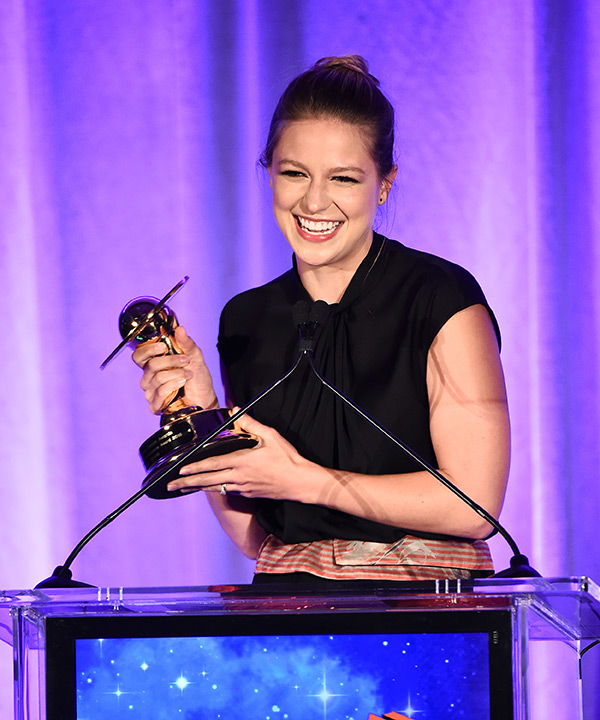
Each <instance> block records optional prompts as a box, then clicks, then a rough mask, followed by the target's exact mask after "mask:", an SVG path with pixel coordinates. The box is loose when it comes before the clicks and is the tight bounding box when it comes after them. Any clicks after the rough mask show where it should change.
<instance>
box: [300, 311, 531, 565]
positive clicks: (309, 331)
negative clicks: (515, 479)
mask: <svg viewBox="0 0 600 720" xmlns="http://www.w3.org/2000/svg"><path fill="white" fill-rule="evenodd" d="M297 305H298V303H297ZM327 312H328V306H327V304H326V303H325V302H323V301H322V300H317V301H316V302H315V303H314V305H313V306H312V308H310V309H309V310H307V312H306V314H307V318H306V319H304V310H303V312H302V316H301V320H300V322H299V323H298V328H299V330H300V354H301V356H302V355H304V356H305V357H306V358H307V359H308V363H309V365H310V368H311V370H312V371H313V373H314V375H315V376H316V377H317V378H318V380H319V381H320V382H321V384H322V385H324V387H326V388H327V389H328V390H330V391H331V392H332V393H333V394H334V395H335V396H336V397H338V398H339V399H340V400H342V401H343V402H344V403H345V404H346V405H348V407H350V408H352V409H353V410H354V411H355V412H356V413H358V414H359V415H360V416H361V417H362V418H363V419H364V420H366V421H367V422H368V423H369V424H370V425H372V426H373V427H374V428H375V429H376V430H378V431H379V432H380V433H381V434H382V435H384V436H385V437H386V438H388V440H391V442H393V443H394V445H396V446H397V447H399V448H400V449H401V450H402V451H404V452H405V453H406V454H407V455H409V456H410V457H411V458H412V459H413V460H414V461H415V462H416V463H418V464H419V465H420V466H421V467H422V468H423V469H424V470H426V471H427V472H428V473H429V474H430V475H433V477H434V478H436V480H438V481H439V482H440V483H441V484H442V485H444V487H446V488H448V490H450V491H451V492H453V493H454V494H455V495H456V496H457V497H459V498H460V499H461V500H462V501H463V502H464V503H466V504H467V505H468V506H469V507H470V508H471V509H472V510H474V511H475V512H476V513H477V514H478V515H479V516H480V517H482V518H483V519H484V520H486V521H487V522H488V523H489V524H490V525H491V526H492V527H493V528H494V529H495V530H496V531H497V532H498V533H499V534H500V535H501V536H502V537H503V538H504V539H505V540H506V542H507V543H508V545H509V546H510V549H511V550H512V552H513V557H512V558H511V561H510V568H509V569H507V570H502V571H500V572H499V573H496V574H495V575H494V577H540V574H539V573H538V571H537V570H535V569H534V568H532V567H531V566H530V565H529V560H528V558H527V557H526V556H525V555H523V554H522V553H521V551H520V550H519V548H518V546H517V544H516V542H515V541H514V540H513V538H512V537H511V535H510V534H509V532H508V531H507V530H506V529H505V528H504V527H503V526H502V525H501V524H500V523H499V522H498V520H496V518H495V517H494V516H493V515H491V514H490V513H489V512H488V511H487V510H486V509H485V508H483V507H481V505H479V504H478V503H476V502H475V501H474V500H473V499H472V498H470V497H469V496H468V495H467V494H466V493H465V492H463V491H462V490H461V489H460V488H459V487H457V486H456V485H455V484H454V483H453V482H452V481H450V480H449V479H448V478H447V477H445V475H442V473H441V472H440V471H439V470H437V469H436V468H434V467H433V466H432V465H430V464H429V463H428V462H427V461H426V460H424V459H423V458H422V457H420V456H419V455H417V453H416V452H415V451H414V450H412V449H411V448H410V447H409V446H408V445H406V443H404V442H402V440H400V439H399V438H397V437H396V436H395V435H394V434H393V433H391V432H390V431H389V430H388V429H387V428H385V427H384V426H383V425H381V423H379V422H377V420H375V418H373V417H372V416H371V415H369V413H367V412H366V411H365V410H363V409H362V408H361V407H360V406H359V405H357V404H356V403H355V402H354V401H353V400H351V399H350V398H349V397H348V396H347V395H345V394H344V393H343V392H342V391H341V390H339V389H338V388H336V387H335V385H333V384H332V383H330V382H329V380H327V378H325V377H324V376H323V375H322V374H321V373H320V372H319V370H318V369H317V366H316V365H315V360H314V340H315V336H316V331H317V329H318V327H319V326H320V325H321V324H322V322H323V319H324V318H325V316H326V314H327Z"/></svg>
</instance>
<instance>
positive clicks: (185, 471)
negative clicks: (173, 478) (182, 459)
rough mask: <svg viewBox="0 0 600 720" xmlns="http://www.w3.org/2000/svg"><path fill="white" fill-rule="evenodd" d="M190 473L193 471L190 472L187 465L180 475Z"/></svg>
mask: <svg viewBox="0 0 600 720" xmlns="http://www.w3.org/2000/svg"><path fill="white" fill-rule="evenodd" d="M190 472H191V471H190V469H189V467H188V466H187V465H186V466H185V467H182V468H181V470H180V471H179V474H180V475H189V474H190Z"/></svg>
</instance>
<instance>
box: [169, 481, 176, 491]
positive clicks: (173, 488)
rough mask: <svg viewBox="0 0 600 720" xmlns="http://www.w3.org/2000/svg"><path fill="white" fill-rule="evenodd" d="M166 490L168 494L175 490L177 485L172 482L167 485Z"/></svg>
mask: <svg viewBox="0 0 600 720" xmlns="http://www.w3.org/2000/svg"><path fill="white" fill-rule="evenodd" d="M167 490H168V491H169V492H172V491H173V490H177V484H176V483H174V482H171V483H169V484H168V485H167Z"/></svg>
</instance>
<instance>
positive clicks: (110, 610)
mask: <svg viewBox="0 0 600 720" xmlns="http://www.w3.org/2000/svg"><path fill="white" fill-rule="evenodd" d="M0 633H1V639H2V640H3V641H5V642H6V643H8V644H10V645H11V646H12V647H13V652H14V660H15V678H14V683H15V684H14V693H15V718H17V720H25V719H28V720H76V718H77V719H79V720H94V719H96V718H107V717H110V718H120V717H123V718H129V720H138V718H152V720H161V719H162V718H169V719H170V718H185V719H186V720H203V719H204V718H206V719H207V720H208V719H210V720H213V719H218V718H230V719H231V720H237V718H240V720H241V718H244V720H255V719H256V720H259V719H260V718H269V719H270V720H297V719H298V718H302V719H303V720H307V719H309V720H312V719H313V718H329V720H343V719H344V718H352V720H376V719H380V718H385V717H386V715H387V717H394V718H398V717H400V718H412V717H414V718H420V717H423V718H427V717H435V718H436V720H438V719H442V718H445V717H448V718H454V717H461V718H464V719H465V720H469V718H471V719H472V720H486V718H489V720H511V719H514V720H530V718H532V717H533V715H532V706H533V704H534V701H535V698H532V695H531V691H530V687H531V677H532V676H533V675H535V673H536V671H537V666H538V664H540V663H542V664H543V663H544V662H547V661H548V658H549V657H554V658H555V663H556V664H558V666H559V667H560V675H561V678H560V680H559V682H561V683H562V685H561V687H562V688H564V692H565V693H569V697H570V698H571V705H572V708H573V710H572V714H571V715H570V717H572V718H573V720H575V719H576V718H578V717H579V718H581V717H582V709H581V687H580V686H581V679H580V673H579V660H580V657H581V652H582V651H583V650H585V648H586V647H588V646H590V645H591V644H592V643H594V641H595V640H596V639H598V638H600V589H599V588H598V586H597V585H596V584H595V583H594V582H592V581H591V580H589V579H588V578H585V577H577V578H564V579H543V578H532V579H518V580H506V579H494V580H477V581H469V582H464V581H463V582H462V583H461V582H460V581H436V582H427V583H421V584H419V583H402V584H398V585H397V586H392V585H386V586H385V587H380V588H376V589H368V590H367V589H361V588H359V587H357V586H353V585H349V584H342V583H340V584H339V585H335V586H334V587H333V588H328V589H327V590H326V591H317V592H314V591H311V592H308V591H304V590H300V589H298V588H297V587H292V586H273V587H271V586H267V587H266V588H264V587H263V588H261V587H260V586H215V587H205V588H142V589H139V588H138V589H122V588H116V589H114V588H106V589H98V588H93V589H91V588H90V589H88V588H82V589H79V588H77V589H68V590H66V589H65V590H32V591H4V592H0ZM8 681H9V679H8V678H6V679H4V680H3V682H8Z"/></svg>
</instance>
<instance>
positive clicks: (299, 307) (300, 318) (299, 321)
mask: <svg viewBox="0 0 600 720" xmlns="http://www.w3.org/2000/svg"><path fill="white" fill-rule="evenodd" d="M309 315H310V305H309V304H308V303H307V302H306V300H298V302H297V303H294V307H293V308H292V320H293V321H294V325H295V326H296V327H300V325H305V324H306V323H307V322H308V316H309Z"/></svg>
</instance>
